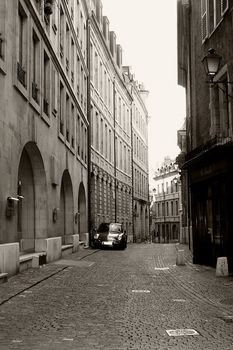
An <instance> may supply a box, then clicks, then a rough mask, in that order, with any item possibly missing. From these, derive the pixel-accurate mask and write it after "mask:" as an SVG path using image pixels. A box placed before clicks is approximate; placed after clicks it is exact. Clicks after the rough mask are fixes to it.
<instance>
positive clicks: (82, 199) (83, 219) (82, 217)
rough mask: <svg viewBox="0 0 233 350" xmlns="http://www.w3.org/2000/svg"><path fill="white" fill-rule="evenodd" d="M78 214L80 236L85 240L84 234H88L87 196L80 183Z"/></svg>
mask: <svg viewBox="0 0 233 350" xmlns="http://www.w3.org/2000/svg"><path fill="white" fill-rule="evenodd" d="M78 212H79V223H78V224H79V230H78V232H79V234H80V237H81V238H82V239H83V238H84V237H83V233H86V232H87V212H86V195H85V188H84V185H83V183H82V182H81V183H80V186H79V193H78Z"/></svg>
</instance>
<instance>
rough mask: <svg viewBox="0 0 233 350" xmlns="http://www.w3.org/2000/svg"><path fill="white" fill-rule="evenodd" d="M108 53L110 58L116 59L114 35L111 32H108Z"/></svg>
mask: <svg viewBox="0 0 233 350" xmlns="http://www.w3.org/2000/svg"><path fill="white" fill-rule="evenodd" d="M110 51H111V54H112V57H113V58H114V59H115V58H116V34H115V32H113V31H110Z"/></svg>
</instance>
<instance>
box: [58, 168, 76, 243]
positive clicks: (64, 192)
mask: <svg viewBox="0 0 233 350" xmlns="http://www.w3.org/2000/svg"><path fill="white" fill-rule="evenodd" d="M59 231H60V236H61V237H62V244H64V243H65V235H71V234H73V232H74V200H73V188H72V182H71V178H70V174H69V172H68V170H65V171H64V173H63V176H62V181H61V190H60V215H59Z"/></svg>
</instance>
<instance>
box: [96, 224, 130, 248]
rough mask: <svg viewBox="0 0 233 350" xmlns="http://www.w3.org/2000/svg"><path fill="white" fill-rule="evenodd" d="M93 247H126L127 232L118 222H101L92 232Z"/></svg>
mask: <svg viewBox="0 0 233 350" xmlns="http://www.w3.org/2000/svg"><path fill="white" fill-rule="evenodd" d="M93 247H94V248H101V247H113V248H120V249H125V248H126V247H127V234H126V232H125V231H124V230H123V227H122V224H120V223H118V222H111V223H106V222H104V223H102V224H100V225H99V227H98V229H97V230H96V231H95V233H94V237H93Z"/></svg>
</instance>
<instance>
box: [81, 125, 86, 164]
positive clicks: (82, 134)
mask: <svg viewBox="0 0 233 350" xmlns="http://www.w3.org/2000/svg"><path fill="white" fill-rule="evenodd" d="M84 136H85V135H84V130H83V122H82V121H81V158H82V160H84Z"/></svg>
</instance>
